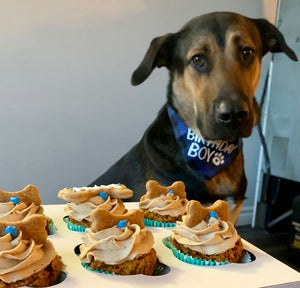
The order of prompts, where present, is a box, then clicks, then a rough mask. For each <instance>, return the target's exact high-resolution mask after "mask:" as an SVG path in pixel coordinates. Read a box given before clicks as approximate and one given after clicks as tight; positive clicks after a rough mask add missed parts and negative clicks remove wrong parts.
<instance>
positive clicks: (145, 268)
mask: <svg viewBox="0 0 300 288" xmlns="http://www.w3.org/2000/svg"><path fill="white" fill-rule="evenodd" d="M156 264H157V256H156V252H155V250H154V249H153V248H152V249H151V250H150V252H149V253H148V254H144V255H141V256H138V257H136V258H135V259H133V260H131V261H126V262H124V263H122V264H117V265H108V264H105V263H103V262H99V261H95V260H92V262H91V263H89V264H87V263H82V266H83V267H84V268H86V269H88V270H91V271H94V272H98V273H105V274H115V275H135V274H144V275H153V272H154V269H155V266H156Z"/></svg>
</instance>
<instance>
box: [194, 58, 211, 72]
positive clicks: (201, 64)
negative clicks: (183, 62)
mask: <svg viewBox="0 0 300 288" xmlns="http://www.w3.org/2000/svg"><path fill="white" fill-rule="evenodd" d="M191 63H192V65H193V66H194V68H195V69H196V70H198V71H204V70H205V69H206V68H207V66H208V65H207V64H208V63H207V59H206V57H205V56H203V55H195V56H194V57H193V58H192V59H191Z"/></svg>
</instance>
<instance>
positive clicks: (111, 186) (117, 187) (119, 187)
mask: <svg viewBox="0 0 300 288" xmlns="http://www.w3.org/2000/svg"><path fill="white" fill-rule="evenodd" d="M110 188H115V189H121V188H122V187H121V185H119V184H109V185H100V186H98V185H94V186H93V187H73V191H74V192H79V191H87V190H92V191H98V190H99V189H110Z"/></svg>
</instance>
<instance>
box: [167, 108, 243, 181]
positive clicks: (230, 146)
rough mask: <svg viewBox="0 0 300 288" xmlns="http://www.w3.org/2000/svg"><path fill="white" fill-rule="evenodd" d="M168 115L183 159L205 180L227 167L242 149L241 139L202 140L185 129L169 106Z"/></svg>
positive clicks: (188, 129) (187, 128)
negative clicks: (230, 140) (231, 140)
mask: <svg viewBox="0 0 300 288" xmlns="http://www.w3.org/2000/svg"><path fill="white" fill-rule="evenodd" d="M168 114H169V118H170V120H171V123H172V126H173V131H174V135H175V138H176V140H177V142H178V144H179V147H180V149H181V153H182V156H183V158H184V159H185V160H186V162H187V163H188V165H189V166H190V167H191V168H192V169H193V170H195V171H196V172H197V173H198V174H200V175H202V176H204V177H205V178H207V179H210V178H212V177H214V176H215V175H216V174H217V173H218V172H219V171H220V170H221V169H223V168H225V167H226V166H228V165H229V164H230V162H231V161H232V160H233V159H234V157H235V156H236V155H237V154H238V152H239V151H240V149H241V148H242V140H241V139H239V140H237V141H234V142H229V141H226V140H216V141H207V140H204V139H203V138H201V137H199V136H198V135H196V134H195V133H194V132H193V131H192V130H191V129H190V128H189V127H187V126H186V125H185V124H184V123H183V121H182V120H181V119H180V117H179V116H178V114H177V113H176V112H175V110H174V109H173V108H171V107H170V106H168Z"/></svg>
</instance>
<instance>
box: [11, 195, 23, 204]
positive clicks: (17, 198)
mask: <svg viewBox="0 0 300 288" xmlns="http://www.w3.org/2000/svg"><path fill="white" fill-rule="evenodd" d="M9 202H11V203H13V204H14V205H17V204H19V203H20V202H21V201H20V198H19V197H18V196H12V197H10V199H9Z"/></svg>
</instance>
